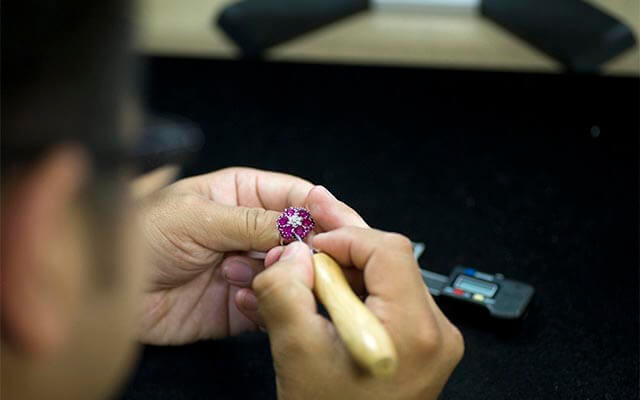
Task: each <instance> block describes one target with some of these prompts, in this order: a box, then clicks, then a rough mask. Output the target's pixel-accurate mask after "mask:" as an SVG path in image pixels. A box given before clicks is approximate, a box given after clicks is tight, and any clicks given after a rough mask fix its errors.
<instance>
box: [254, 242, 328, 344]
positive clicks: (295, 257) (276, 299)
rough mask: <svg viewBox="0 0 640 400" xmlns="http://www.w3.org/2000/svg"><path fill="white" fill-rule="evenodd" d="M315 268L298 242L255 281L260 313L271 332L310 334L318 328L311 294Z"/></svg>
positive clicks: (288, 246) (287, 248)
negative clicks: (287, 331) (283, 331)
mask: <svg viewBox="0 0 640 400" xmlns="http://www.w3.org/2000/svg"><path fill="white" fill-rule="evenodd" d="M312 288H313V267H312V261H311V252H310V251H309V248H308V247H307V246H306V245H305V244H303V243H299V242H294V243H291V244H289V245H287V246H286V249H285V250H284V252H283V253H282V256H281V257H280V259H279V260H278V262H276V263H275V264H273V265H272V266H271V267H269V268H268V269H266V270H265V271H264V272H263V273H261V274H260V275H258V276H257V277H256V278H255V279H254V281H253V290H254V292H255V294H256V298H257V299H258V310H259V312H260V315H262V318H264V322H265V326H266V328H267V330H268V331H269V333H270V334H271V333H275V334H277V333H278V332H279V331H281V330H289V331H293V332H296V334H297V335H303V336H306V335H311V334H312V331H313V330H314V325H316V324H317V323H318V322H317V318H321V317H320V315H319V314H317V312H316V302H315V299H314V297H313V293H312Z"/></svg>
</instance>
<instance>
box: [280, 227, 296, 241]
mask: <svg viewBox="0 0 640 400" xmlns="http://www.w3.org/2000/svg"><path fill="white" fill-rule="evenodd" d="M280 233H281V234H282V236H283V237H284V238H285V239H291V238H292V237H293V228H292V227H291V225H287V226H285V227H283V228H282V230H281V231H280Z"/></svg>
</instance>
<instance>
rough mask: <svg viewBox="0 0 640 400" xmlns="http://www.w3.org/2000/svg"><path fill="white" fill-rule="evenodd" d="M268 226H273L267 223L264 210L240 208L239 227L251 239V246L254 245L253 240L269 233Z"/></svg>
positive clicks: (257, 239)
mask: <svg viewBox="0 0 640 400" xmlns="http://www.w3.org/2000/svg"><path fill="white" fill-rule="evenodd" d="M269 228H273V227H272V226H271V225H270V224H269V219H268V216H267V213H266V211H264V210H261V209H259V208H243V209H242V218H241V227H240V229H241V230H242V231H243V232H244V234H245V236H246V237H247V238H250V239H251V240H252V243H251V244H252V246H253V245H255V243H253V241H256V242H257V241H259V240H260V239H262V238H264V237H265V236H266V235H268V234H269Z"/></svg>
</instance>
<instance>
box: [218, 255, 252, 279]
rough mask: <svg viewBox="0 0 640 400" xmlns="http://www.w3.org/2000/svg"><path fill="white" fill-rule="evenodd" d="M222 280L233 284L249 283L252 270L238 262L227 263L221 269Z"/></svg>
mask: <svg viewBox="0 0 640 400" xmlns="http://www.w3.org/2000/svg"><path fill="white" fill-rule="evenodd" d="M223 273H224V278H225V279H226V280H228V281H230V282H235V283H245V284H246V283H250V282H251V279H252V278H253V270H252V269H251V267H249V265H247V264H245V263H244V262H242V261H239V260H231V261H229V262H228V263H227V264H226V265H225V266H224V269H223Z"/></svg>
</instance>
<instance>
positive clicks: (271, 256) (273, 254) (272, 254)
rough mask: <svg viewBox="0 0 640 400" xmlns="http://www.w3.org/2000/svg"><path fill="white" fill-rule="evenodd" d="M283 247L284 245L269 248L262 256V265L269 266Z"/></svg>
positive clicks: (279, 254) (278, 256) (276, 258)
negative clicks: (263, 256)
mask: <svg viewBox="0 0 640 400" xmlns="http://www.w3.org/2000/svg"><path fill="white" fill-rule="evenodd" d="M284 249H285V246H278V247H274V248H273V249H271V250H269V252H268V253H267V256H266V257H265V258H264V267H265V268H269V267H270V266H272V265H273V264H274V263H275V262H276V261H278V260H279V259H280V256H281V255H282V252H283V251H284Z"/></svg>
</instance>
